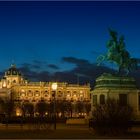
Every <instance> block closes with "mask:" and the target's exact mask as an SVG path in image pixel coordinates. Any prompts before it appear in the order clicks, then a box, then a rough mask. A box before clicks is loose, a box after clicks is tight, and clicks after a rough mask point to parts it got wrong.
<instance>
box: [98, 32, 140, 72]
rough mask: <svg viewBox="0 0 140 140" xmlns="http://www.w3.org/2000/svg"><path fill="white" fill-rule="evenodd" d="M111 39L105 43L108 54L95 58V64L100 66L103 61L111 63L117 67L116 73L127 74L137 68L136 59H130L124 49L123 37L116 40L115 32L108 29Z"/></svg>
mask: <svg viewBox="0 0 140 140" xmlns="http://www.w3.org/2000/svg"><path fill="white" fill-rule="evenodd" d="M109 33H110V36H111V39H110V40H109V41H108V43H107V48H108V52H107V54H105V55H100V56H99V57H98V58H97V64H98V65H100V64H101V62H103V61H105V60H106V61H109V62H113V63H115V64H116V65H117V66H118V73H120V72H121V71H126V74H128V73H129V72H130V71H131V70H133V69H136V68H137V66H138V59H136V58H132V57H131V56H130V54H129V52H128V51H127V50H126V49H125V43H124V37H123V36H120V37H119V39H118V35H117V32H115V31H113V30H111V29H109Z"/></svg>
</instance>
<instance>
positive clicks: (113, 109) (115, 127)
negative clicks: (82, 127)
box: [93, 99, 133, 135]
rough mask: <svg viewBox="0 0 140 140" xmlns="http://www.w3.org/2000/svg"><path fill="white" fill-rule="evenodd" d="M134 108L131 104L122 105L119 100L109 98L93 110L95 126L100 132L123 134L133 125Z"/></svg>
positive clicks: (96, 130) (97, 131)
mask: <svg viewBox="0 0 140 140" xmlns="http://www.w3.org/2000/svg"><path fill="white" fill-rule="evenodd" d="M132 117H133V110H132V108H131V107H130V106H129V105H126V106H121V105H120V104H119V102H118V101H116V100H114V99H108V100H107V101H106V103H105V104H103V105H97V106H96V107H95V109H94V111H93V128H94V130H95V133H98V134H108V135H110V134H112V135H117V134H123V133H125V132H126V131H127V130H128V128H129V127H130V126H131V125H130V122H131V120H132Z"/></svg>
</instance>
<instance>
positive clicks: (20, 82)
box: [0, 65, 90, 104]
mask: <svg viewBox="0 0 140 140" xmlns="http://www.w3.org/2000/svg"><path fill="white" fill-rule="evenodd" d="M57 84H58V87H57V90H56V96H55V98H56V100H68V101H75V102H76V101H90V85H89V84H87V85H78V84H68V83H60V82H58V83H57ZM51 86H52V82H28V81H27V80H25V79H24V78H23V76H22V74H21V72H20V71H19V70H18V69H17V68H16V66H15V65H11V67H10V68H9V69H8V70H7V71H6V72H5V75H4V77H3V78H2V79H1V81H0V97H1V98H3V99H4V100H6V99H11V100H14V101H15V102H20V103H22V102H25V101H28V102H32V103H34V104H35V103H37V102H38V101H40V100H42V99H43V100H45V101H46V102H50V101H51V100H52V99H53V96H52V93H53V92H52V88H51Z"/></svg>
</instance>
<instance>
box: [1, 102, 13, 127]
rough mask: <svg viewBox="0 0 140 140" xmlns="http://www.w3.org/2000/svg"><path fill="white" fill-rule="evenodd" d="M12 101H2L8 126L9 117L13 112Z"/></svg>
mask: <svg viewBox="0 0 140 140" xmlns="http://www.w3.org/2000/svg"><path fill="white" fill-rule="evenodd" d="M14 107H15V105H14V101H13V100H6V101H5V102H4V107H3V108H4V113H5V115H6V116H5V119H6V126H7V127H8V123H9V120H10V119H11V117H12V115H13V113H14Z"/></svg>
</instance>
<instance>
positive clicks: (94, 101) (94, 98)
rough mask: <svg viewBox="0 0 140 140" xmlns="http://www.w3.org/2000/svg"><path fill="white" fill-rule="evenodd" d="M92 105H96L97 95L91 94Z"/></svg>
mask: <svg viewBox="0 0 140 140" xmlns="http://www.w3.org/2000/svg"><path fill="white" fill-rule="evenodd" d="M93 105H97V95H93Z"/></svg>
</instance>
